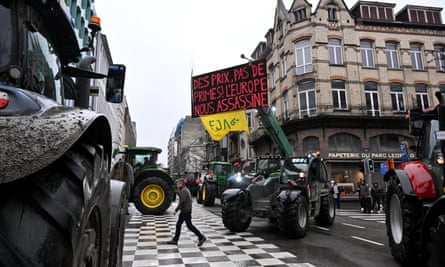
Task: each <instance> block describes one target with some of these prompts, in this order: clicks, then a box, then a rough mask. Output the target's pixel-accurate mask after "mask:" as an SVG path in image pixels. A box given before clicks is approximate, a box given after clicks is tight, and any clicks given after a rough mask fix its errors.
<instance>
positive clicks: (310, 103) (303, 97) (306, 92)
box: [298, 81, 317, 118]
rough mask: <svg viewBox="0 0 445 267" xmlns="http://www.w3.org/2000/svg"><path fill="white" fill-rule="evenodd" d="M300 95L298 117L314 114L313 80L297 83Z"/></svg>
mask: <svg viewBox="0 0 445 267" xmlns="http://www.w3.org/2000/svg"><path fill="white" fill-rule="evenodd" d="M298 91H299V94H298V95H299V97H300V118H304V117H311V116H314V115H315V114H316V111H317V109H316V105H315V84H314V82H313V81H307V82H302V83H300V84H299V85H298Z"/></svg>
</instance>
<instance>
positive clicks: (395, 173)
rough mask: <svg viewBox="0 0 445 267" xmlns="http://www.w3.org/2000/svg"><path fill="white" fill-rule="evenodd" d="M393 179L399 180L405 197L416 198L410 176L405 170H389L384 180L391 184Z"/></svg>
mask: <svg viewBox="0 0 445 267" xmlns="http://www.w3.org/2000/svg"><path fill="white" fill-rule="evenodd" d="M393 179H397V180H398V182H399V183H400V186H401V188H402V191H403V193H404V194H405V195H408V196H415V195H416V193H415V192H414V190H413V187H412V185H411V182H410V180H409V177H408V174H407V173H406V172H405V171H404V170H398V169H392V170H389V171H388V172H387V173H385V175H384V176H383V180H384V181H385V182H390V181H391V180H393ZM394 182H397V181H394Z"/></svg>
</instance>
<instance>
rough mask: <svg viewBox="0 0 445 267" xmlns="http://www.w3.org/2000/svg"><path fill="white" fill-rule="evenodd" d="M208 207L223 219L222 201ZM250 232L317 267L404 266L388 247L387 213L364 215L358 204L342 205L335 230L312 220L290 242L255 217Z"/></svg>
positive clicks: (272, 226) (267, 223)
mask: <svg viewBox="0 0 445 267" xmlns="http://www.w3.org/2000/svg"><path fill="white" fill-rule="evenodd" d="M205 208H206V209H207V210H209V211H211V212H213V213H215V214H218V215H219V216H221V205H220V202H219V200H217V201H216V203H215V206H213V207H205ZM247 231H249V232H251V233H254V234H255V235H257V236H259V237H261V238H263V239H264V240H266V241H267V242H269V243H273V244H275V245H277V246H278V247H280V248H281V249H283V250H286V251H289V252H292V253H294V254H295V255H297V257H299V259H300V260H302V261H304V262H309V263H311V264H313V265H315V266H317V267H345V266H347V267H375V266H385V267H398V266H400V265H399V264H398V263H397V262H395V261H394V259H393V257H392V256H391V252H390V249H389V247H388V242H387V238H386V225H385V223H384V214H383V213H381V214H363V213H360V208H359V203H358V202H357V201H347V202H342V203H341V209H339V210H337V215H336V219H335V222H334V224H333V225H332V226H331V227H328V228H324V227H318V226H317V225H316V224H315V223H314V221H313V220H310V222H309V228H308V231H307V234H306V236H305V237H304V238H300V239H289V238H287V237H286V236H285V235H283V234H282V233H280V232H279V230H278V227H277V226H276V225H274V224H271V223H269V221H268V220H267V219H263V218H254V219H253V220H252V223H251V225H250V227H249V228H248V229H247Z"/></svg>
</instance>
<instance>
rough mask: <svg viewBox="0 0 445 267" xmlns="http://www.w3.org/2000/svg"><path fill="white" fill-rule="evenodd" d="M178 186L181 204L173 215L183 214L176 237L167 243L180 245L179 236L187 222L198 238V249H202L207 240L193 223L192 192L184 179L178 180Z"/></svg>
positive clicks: (178, 223)
mask: <svg viewBox="0 0 445 267" xmlns="http://www.w3.org/2000/svg"><path fill="white" fill-rule="evenodd" d="M176 186H177V188H178V194H179V203H178V206H177V207H176V209H175V210H174V211H173V215H176V213H177V212H178V211H181V212H180V213H179V217H178V221H177V222H176V232H175V236H174V237H173V238H172V239H171V240H169V241H167V244H171V245H177V244H178V240H179V236H180V235H181V227H182V224H183V223H184V221H185V223H186V225H187V228H188V229H189V230H190V231H192V232H193V233H194V234H195V235H196V236H197V237H198V247H200V246H202V244H204V242H205V241H206V240H207V238H206V237H205V236H204V235H203V234H202V233H201V232H200V231H199V230H198V229H197V228H196V227H195V226H194V225H193V223H192V195H191V194H190V190H189V189H188V188H187V187H186V186H185V185H184V179H181V178H180V179H177V180H176Z"/></svg>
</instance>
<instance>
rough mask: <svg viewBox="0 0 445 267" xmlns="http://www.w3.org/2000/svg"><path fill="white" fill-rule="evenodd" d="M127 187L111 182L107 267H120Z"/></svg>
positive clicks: (124, 184)
mask: <svg viewBox="0 0 445 267" xmlns="http://www.w3.org/2000/svg"><path fill="white" fill-rule="evenodd" d="M128 187H129V185H128V184H127V183H125V182H121V181H114V180H111V232H110V243H111V246H110V248H111V249H112V251H110V261H109V266H116V267H121V266H122V256H123V249H124V232H125V223H126V222H127V221H126V217H127V210H128V196H127V194H128V192H129V191H128V190H127V188H128Z"/></svg>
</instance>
